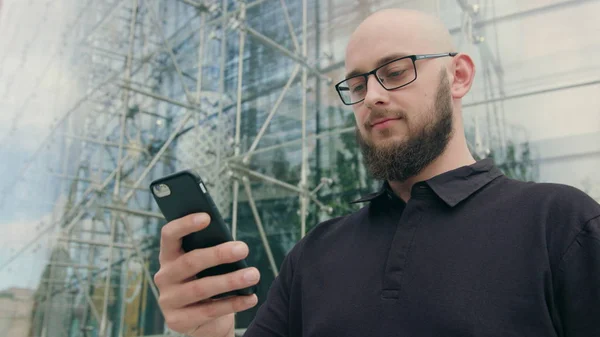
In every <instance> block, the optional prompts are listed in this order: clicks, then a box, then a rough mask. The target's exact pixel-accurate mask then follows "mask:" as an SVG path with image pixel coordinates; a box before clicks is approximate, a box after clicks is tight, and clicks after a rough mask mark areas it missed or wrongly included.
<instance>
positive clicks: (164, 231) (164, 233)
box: [160, 223, 173, 240]
mask: <svg viewBox="0 0 600 337" xmlns="http://www.w3.org/2000/svg"><path fill="white" fill-rule="evenodd" d="M169 224H170V223H169ZM169 224H166V225H165V226H163V227H162V228H161V230H160V236H161V238H162V239H163V240H171V239H172V237H173V230H172V229H171V226H169Z"/></svg>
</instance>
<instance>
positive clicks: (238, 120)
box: [231, 2, 246, 240]
mask: <svg viewBox="0 0 600 337" xmlns="http://www.w3.org/2000/svg"><path fill="white" fill-rule="evenodd" d="M245 19H246V3H244V2H241V3H240V20H241V21H242V22H244V20H245ZM239 34H240V41H239V45H240V46H239V54H238V79H237V81H238V82H237V96H236V98H237V102H236V104H237V105H236V110H235V143H234V155H236V156H237V155H239V154H240V151H241V149H240V146H241V144H240V138H241V125H242V87H243V86H242V84H243V76H244V46H245V44H246V32H245V31H244V30H243V29H240V30H239ZM239 193H240V182H239V181H238V180H237V179H234V181H233V200H232V202H233V203H232V205H231V210H232V211H231V234H232V236H233V239H234V240H236V239H237V220H238V201H239Z"/></svg>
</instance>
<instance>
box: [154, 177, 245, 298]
mask: <svg viewBox="0 0 600 337" xmlns="http://www.w3.org/2000/svg"><path fill="white" fill-rule="evenodd" d="M150 190H151V192H152V195H153V197H154V200H155V201H156V203H157V205H158V208H159V209H160V211H161V212H162V214H163V215H164V216H165V218H166V219H167V221H169V222H170V221H173V220H175V219H179V218H181V217H184V216H186V215H189V214H192V213H201V212H203V213H208V215H210V219H211V220H210V225H209V226H208V227H206V228H205V229H203V230H201V231H198V232H194V233H192V234H188V235H186V236H184V237H183V239H182V248H183V250H184V251H185V252H189V251H191V250H194V249H199V248H208V247H212V246H216V245H219V244H222V243H225V242H228V241H233V237H232V235H231V231H230V230H229V229H228V227H227V225H226V224H225V221H223V217H222V216H221V213H220V212H219V210H218V208H217V206H216V205H215V203H214V201H213V199H212V198H211V196H210V194H209V193H208V190H207V189H206V185H205V184H204V182H203V181H202V179H201V178H200V176H198V175H197V174H195V173H194V172H192V171H189V170H185V171H181V172H177V173H174V174H171V175H168V176H166V177H163V178H160V179H157V180H155V181H153V182H152V183H151V184H150ZM247 267H248V265H247V263H246V260H245V259H244V260H240V261H237V262H234V263H229V264H223V265H219V266H215V267H212V268H209V269H206V270H204V271H202V272H200V273H198V274H196V277H197V278H202V277H207V276H216V275H222V274H227V273H231V272H234V271H236V270H239V269H243V268H247ZM255 292H256V286H252V287H248V288H245V289H240V290H236V291H231V292H227V293H223V294H219V295H216V296H214V297H213V298H222V297H228V296H234V295H251V294H253V293H255Z"/></svg>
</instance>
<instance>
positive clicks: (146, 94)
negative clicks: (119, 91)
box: [117, 83, 200, 111]
mask: <svg viewBox="0 0 600 337" xmlns="http://www.w3.org/2000/svg"><path fill="white" fill-rule="evenodd" d="M117 85H118V86H119V87H121V88H123V89H127V90H131V91H133V92H137V93H138V94H142V95H145V96H148V97H152V98H154V99H157V100H159V101H163V102H167V103H170V104H173V105H177V106H180V107H182V108H186V109H188V110H196V111H200V110H198V108H196V107H195V106H193V105H189V104H186V103H183V102H179V101H176V100H174V99H171V98H169V97H166V96H162V95H157V94H154V93H151V92H149V91H145V90H141V89H137V88H134V87H132V86H130V85H127V84H122V83H119V84H117Z"/></svg>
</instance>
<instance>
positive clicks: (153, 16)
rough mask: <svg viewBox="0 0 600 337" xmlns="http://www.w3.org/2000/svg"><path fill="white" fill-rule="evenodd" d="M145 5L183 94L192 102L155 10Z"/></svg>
mask: <svg viewBox="0 0 600 337" xmlns="http://www.w3.org/2000/svg"><path fill="white" fill-rule="evenodd" d="M147 7H148V12H150V17H151V19H152V21H153V22H154V27H155V29H156V31H157V32H158V34H159V35H160V37H161V39H162V42H163V46H164V49H165V51H167V52H168V53H169V56H170V57H171V61H173V65H174V66H175V71H176V72H177V76H178V77H179V81H181V87H182V88H183V91H184V92H185V96H186V98H187V100H188V102H189V103H190V104H193V103H194V99H193V97H192V94H191V93H190V91H189V90H188V87H187V85H186V84H185V79H184V78H183V73H182V72H181V68H180V67H179V62H177V58H176V57H175V54H173V48H172V47H171V43H170V42H169V40H168V39H167V37H166V36H165V33H164V32H163V29H162V27H161V26H160V21H159V20H158V15H156V12H155V11H154V8H152V6H147Z"/></svg>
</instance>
